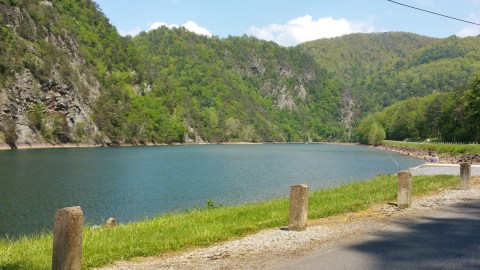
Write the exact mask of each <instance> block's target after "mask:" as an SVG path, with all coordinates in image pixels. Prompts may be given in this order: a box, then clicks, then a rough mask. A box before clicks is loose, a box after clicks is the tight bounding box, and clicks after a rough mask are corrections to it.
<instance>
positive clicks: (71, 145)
mask: <svg viewBox="0 0 480 270" xmlns="http://www.w3.org/2000/svg"><path fill="white" fill-rule="evenodd" d="M262 144H304V143H302V142H219V143H209V142H197V143H146V144H127V143H122V144H120V145H107V144H96V143H65V144H50V143H34V144H17V149H11V148H10V146H9V145H8V144H6V143H3V142H0V151H9V150H10V151H12V150H34V149H73V148H101V147H141V146H175V145H178V146H181V145H262ZM310 144H331V145H359V146H360V144H357V143H342V142H312V143H310Z"/></svg>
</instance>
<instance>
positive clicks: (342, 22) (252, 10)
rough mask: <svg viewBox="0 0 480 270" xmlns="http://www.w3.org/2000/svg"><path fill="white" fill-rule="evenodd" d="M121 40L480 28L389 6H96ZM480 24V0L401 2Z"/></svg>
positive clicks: (206, 2) (444, 32)
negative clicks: (174, 34)
mask: <svg viewBox="0 0 480 270" xmlns="http://www.w3.org/2000/svg"><path fill="white" fill-rule="evenodd" d="M94 1H95V2H97V3H98V4H99V6H100V8H101V10H102V11H103V12H104V13H105V15H107V17H108V18H109V19H110V22H111V23H112V24H113V25H115V26H116V27H117V29H118V30H119V32H120V33H121V34H122V35H127V34H130V35H136V34H138V33H139V32H140V31H149V30H150V29H153V28H155V27H158V26H161V25H166V26H168V27H178V26H184V27H185V28H187V29H189V30H190V31H193V32H196V33H199V34H203V35H214V36H219V37H228V36H229V35H232V36H239V35H243V34H246V35H251V36H255V37H258V38H261V39H265V40H272V41H275V42H277V43H278V44H281V45H284V46H293V45H296V44H298V43H301V42H305V41H308V40H314V39H318V38H325V37H326V38H329V37H335V36H341V35H344V34H350V33H355V32H364V33H368V32H386V31H403V32H412V33H417V34H421V35H426V36H430V37H447V36H451V35H457V36H461V37H464V36H476V35H479V34H480V26H476V25H471V24H467V23H464V22H459V21H455V20H451V19H448V18H444V17H440V16H436V15H433V14H429V13H424V12H421V11H418V10H414V9H410V8H407V7H404V6H399V5H396V4H394V3H392V2H389V1H387V0H343V1H334V0H328V1H327V0H323V1H322V0H94ZM396 1H397V2H401V3H404V4H407V5H412V6H415V7H418V8H422V9H427V10H431V11H434V12H437V13H442V14H445V15H449V16H452V17H456V18H459V19H463V20H469V21H473V22H476V23H480V0H396Z"/></svg>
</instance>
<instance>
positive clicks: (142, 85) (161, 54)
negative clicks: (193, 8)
mask: <svg viewBox="0 0 480 270" xmlns="http://www.w3.org/2000/svg"><path fill="white" fill-rule="evenodd" d="M0 9H1V14H0V140H2V141H4V142H5V143H8V144H9V145H11V146H12V147H14V146H15V145H16V144H37V143H45V142H46V143H68V142H73V143H100V144H121V143H131V144H143V143H172V142H202V141H208V142H229V141H233V142H234V141H303V140H305V139H307V138H311V139H313V140H316V141H338V140H348V139H349V137H350V132H351V130H352V128H353V126H354V125H355V124H356V122H357V121H358V119H359V118H360V117H361V116H362V115H365V114H367V113H369V112H374V111H378V110H380V109H382V108H383V107H384V106H387V105H390V104H392V103H394V102H395V101H397V100H402V99H406V98H408V97H411V96H424V95H426V94H429V93H433V92H448V91H451V90H452V89H453V88H454V87H456V86H457V85H462V84H463V85H465V83H466V82H467V81H468V78H470V77H472V76H473V74H475V73H476V72H478V71H479V69H480V66H479V64H478V60H479V53H478V51H479V50H478V49H479V48H478V47H479V45H477V44H480V42H478V41H479V38H478V37H477V38H464V39H460V38H456V37H450V38H448V39H432V38H427V37H422V36H418V35H414V34H407V33H383V34H353V35H348V36H344V37H340V38H334V39H322V40H318V41H314V42H309V43H306V44H302V45H299V46H297V47H293V48H285V47H281V46H279V45H276V44H275V43H272V42H266V41H261V40H258V39H255V38H251V37H247V36H242V37H229V38H218V37H206V36H201V35H196V34H194V33H191V32H189V31H187V30H186V29H184V28H174V29H168V28H165V27H163V28H160V29H157V30H153V31H149V32H143V33H141V34H139V35H138V36H136V37H121V36H120V35H119V34H118V32H117V31H116V29H115V27H113V26H112V25H111V24H110V23H109V21H108V19H107V18H106V17H105V16H104V14H103V13H102V12H101V11H100V10H99V9H98V6H97V5H96V4H95V3H94V2H93V1H91V0H52V1H48V0H0Z"/></svg>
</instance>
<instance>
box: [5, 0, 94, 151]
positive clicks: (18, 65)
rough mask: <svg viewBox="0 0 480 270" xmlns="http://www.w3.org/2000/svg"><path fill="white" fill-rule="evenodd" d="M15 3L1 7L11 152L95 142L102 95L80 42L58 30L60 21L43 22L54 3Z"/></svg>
mask: <svg viewBox="0 0 480 270" xmlns="http://www.w3.org/2000/svg"><path fill="white" fill-rule="evenodd" d="M11 3H13V2H11ZM11 3H10V4H5V3H3V4H1V8H2V17H1V20H2V24H1V25H2V36H3V39H2V42H1V43H3V44H2V46H1V48H2V52H1V58H2V59H1V61H0V63H1V65H2V66H4V69H3V70H2V73H3V74H2V75H3V76H2V77H1V79H2V80H1V81H0V82H1V84H0V86H1V88H0V130H2V131H3V135H2V137H3V140H4V141H5V142H6V143H8V144H9V145H10V146H11V147H12V148H14V147H15V145H16V144H27V145H32V144H40V143H52V144H59V143H69V142H73V143H93V142H94V140H95V138H96V137H98V134H99V131H98V128H97V126H96V125H95V123H94V121H93V120H92V109H91V108H92V106H93V105H94V103H95V102H96V100H97V99H98V97H99V95H100V83H99V82H98V80H97V79H96V78H95V76H93V75H92V73H91V72H90V71H89V69H88V68H86V62H85V59H84V58H83V57H82V53H81V52H80V49H79V46H78V41H77V40H76V37H75V36H72V35H69V33H68V32H66V31H60V30H58V29H55V28H54V27H53V26H55V23H56V22H55V20H56V18H53V17H51V18H50V19H51V20H52V21H50V22H49V23H46V21H45V20H46V19H44V20H39V19H38V18H39V17H41V16H43V18H49V17H48V16H49V14H52V13H53V12H54V10H53V4H52V3H51V2H49V1H31V3H30V4H28V5H18V4H11ZM32 10H35V12H34V13H33V14H35V15H32ZM32 16H35V17H32ZM8 130H10V132H7V131H8ZM13 130H14V131H15V132H12V131H13ZM97 139H98V138H97ZM100 141H101V140H100ZM100 141H99V142H100Z"/></svg>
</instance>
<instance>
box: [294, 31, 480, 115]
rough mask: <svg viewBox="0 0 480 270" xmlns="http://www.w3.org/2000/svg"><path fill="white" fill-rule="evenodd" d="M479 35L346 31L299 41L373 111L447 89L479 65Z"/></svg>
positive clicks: (362, 110)
mask: <svg viewBox="0 0 480 270" xmlns="http://www.w3.org/2000/svg"><path fill="white" fill-rule="evenodd" d="M479 41H480V38H479V37H467V38H458V37H455V36H452V37H449V38H444V39H438V38H428V37H424V36H419V35H416V34H411V33H395V32H393V33H373V34H352V35H348V36H343V37H339V38H333V39H321V40H317V41H312V42H308V43H305V44H302V45H300V47H302V48H303V50H305V51H307V52H311V53H312V55H313V56H314V57H315V60H316V62H317V63H318V64H319V65H320V66H321V67H323V68H326V69H327V70H328V71H330V72H332V73H333V74H334V75H335V76H336V78H339V79H341V80H342V81H343V82H345V83H344V87H347V88H349V89H351V91H352V92H353V96H354V98H355V99H356V100H357V103H359V104H360V105H359V113H360V114H362V113H366V112H373V111H378V110H380V109H382V108H383V107H385V106H388V105H391V104H393V103H395V102H397V101H399V100H404V99H406V98H408V97H412V96H418V97H421V96H425V95H428V94H431V93H436V92H449V91H452V90H453V89H454V88H456V87H457V86H459V85H463V86H465V85H466V83H467V82H468V81H469V79H470V78H471V77H473V76H474V75H475V74H476V73H477V72H479V71H480V62H479V60H480V42H479Z"/></svg>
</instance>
